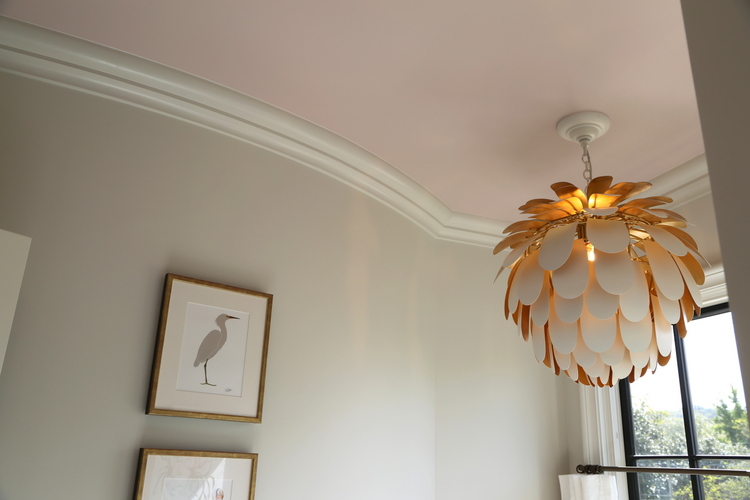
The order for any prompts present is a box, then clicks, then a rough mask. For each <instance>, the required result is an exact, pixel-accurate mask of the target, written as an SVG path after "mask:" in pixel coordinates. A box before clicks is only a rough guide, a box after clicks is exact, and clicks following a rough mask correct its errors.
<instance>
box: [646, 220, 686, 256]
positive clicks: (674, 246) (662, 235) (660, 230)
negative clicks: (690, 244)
mask: <svg viewBox="0 0 750 500" xmlns="http://www.w3.org/2000/svg"><path fill="white" fill-rule="evenodd" d="M666 227H668V226H643V228H642V229H643V230H644V231H646V232H647V233H648V234H649V236H651V237H652V238H653V239H654V241H655V242H657V243H658V244H659V245H661V246H662V247H664V249H665V250H666V251H668V252H669V253H672V254H674V255H677V256H680V257H682V256H683V255H685V254H686V253H687V252H688V249H687V246H686V245H685V243H683V242H682V240H681V239H680V238H678V237H677V236H676V235H674V234H672V233H671V232H669V231H667V229H665V228H666Z"/></svg>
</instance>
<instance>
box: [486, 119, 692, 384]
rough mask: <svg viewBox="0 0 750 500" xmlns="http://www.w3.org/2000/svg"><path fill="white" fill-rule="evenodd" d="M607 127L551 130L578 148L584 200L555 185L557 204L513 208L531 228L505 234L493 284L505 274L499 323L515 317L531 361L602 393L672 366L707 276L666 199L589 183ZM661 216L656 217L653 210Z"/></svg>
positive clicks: (576, 124)
mask: <svg viewBox="0 0 750 500" xmlns="http://www.w3.org/2000/svg"><path fill="white" fill-rule="evenodd" d="M608 128H609V118H608V117H607V116H606V115H604V114H602V113H596V112H590V111H589V112H583V113H576V114H574V115H570V116H568V117H565V118H563V119H562V120H561V121H560V122H559V123H558V125H557V129H558V133H559V134H560V135H561V136H562V137H563V138H565V139H567V140H570V141H574V142H578V143H579V144H581V146H582V148H583V162H584V166H585V169H584V179H585V180H586V182H587V185H586V187H585V191H584V190H582V189H579V188H578V187H576V186H574V185H573V184H571V183H569V182H556V183H555V184H553V185H552V186H551V187H552V190H553V191H554V192H555V194H556V195H557V197H558V200H557V201H555V200H552V199H547V198H537V199H533V200H530V201H528V202H527V203H526V204H525V205H523V206H521V207H519V210H520V211H521V213H524V214H530V215H529V219H527V220H522V221H519V222H516V223H514V224H511V225H509V226H508V227H507V228H506V229H505V231H504V232H505V233H509V235H508V236H507V237H506V238H505V239H503V240H502V241H501V242H500V243H499V244H498V245H497V246H496V247H495V250H494V253H495V254H497V253H499V252H501V251H503V250H505V249H510V252H509V253H508V255H507V256H506V257H505V260H504V261H503V264H502V267H501V268H500V271H499V272H498V276H499V275H500V273H501V272H502V271H503V270H504V269H510V275H509V277H508V289H507V292H506V295H505V317H506V319H507V318H508V317H512V318H513V321H514V322H515V323H516V325H518V327H519V330H520V333H521V336H522V337H523V339H524V340H526V341H529V340H531V343H532V345H533V348H534V355H535V356H536V359H537V360H538V361H540V362H543V363H544V364H545V365H546V366H548V367H549V368H552V369H553V370H554V371H555V374H556V375H559V374H560V373H564V374H565V375H567V376H568V377H570V378H571V379H572V380H574V381H575V382H579V383H582V384H585V385H595V386H599V387H604V386H610V387H611V386H613V385H614V384H616V383H617V381H618V380H620V379H624V378H629V379H630V381H635V380H637V379H638V378H640V377H642V376H643V375H645V374H646V373H647V372H648V371H652V372H654V371H656V368H657V367H658V366H664V365H665V364H666V363H667V362H668V361H669V359H670V356H671V353H672V347H673V341H672V325H676V326H677V329H678V331H679V334H680V336H682V337H684V336H685V334H686V333H687V329H686V326H685V325H686V323H687V322H688V321H690V320H691V319H692V318H693V316H694V315H695V314H700V308H701V306H702V300H701V296H700V291H699V289H698V286H699V285H702V284H703V282H704V280H705V277H704V274H703V268H702V267H701V265H700V263H699V262H698V260H697V259H696V256H697V257H699V258H701V259H702V260H704V261H705V259H703V257H702V256H701V255H700V253H699V252H698V247H697V245H696V242H695V240H694V239H693V238H692V237H691V236H690V235H689V234H688V233H686V232H685V231H683V230H682V229H681V228H684V227H686V226H687V224H686V220H685V218H683V217H682V216H680V215H679V214H676V213H674V212H672V211H670V210H665V209H664V208H662V207H661V206H662V205H664V204H667V203H671V202H672V199H671V198H667V197H665V196H652V197H645V198H634V197H635V196H638V195H640V194H641V193H643V192H644V191H646V190H647V189H649V188H650V187H651V184H650V183H648V182H619V183H617V184H614V185H613V184H612V177H610V176H603V177H596V178H594V179H592V178H591V160H590V157H589V154H588V145H589V144H590V143H591V142H593V141H594V140H596V139H597V138H598V137H600V136H601V135H602V134H604V133H605V132H606V131H607V129H608ZM657 207H658V208H657Z"/></svg>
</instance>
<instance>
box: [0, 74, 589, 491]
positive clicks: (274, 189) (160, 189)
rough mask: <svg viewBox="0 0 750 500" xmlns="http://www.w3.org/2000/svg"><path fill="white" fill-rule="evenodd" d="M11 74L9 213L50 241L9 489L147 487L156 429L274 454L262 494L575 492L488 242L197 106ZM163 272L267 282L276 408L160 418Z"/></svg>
mask: <svg viewBox="0 0 750 500" xmlns="http://www.w3.org/2000/svg"><path fill="white" fill-rule="evenodd" d="M0 88H2V92H0V115H1V116H3V120H1V121H0V127H1V128H0V137H2V142H3V148H2V149H0V161H1V163H0V164H1V165H2V170H1V171H0V226H2V227H3V228H5V229H8V230H10V231H14V232H19V233H22V234H26V235H28V236H30V237H32V238H33V241H34V245H33V247H32V249H31V252H30V254H29V259H28V265H27V270H26V275H25V278H24V283H23V287H22V290H21V296H20V299H19V304H18V310H17V312H16V318H15V322H14V326H13V331H12V334H11V338H10V342H9V345H8V353H7V357H6V360H5V365H4V367H3V372H2V376H0V450H2V453H0V499H2V500H6V499H15V498H59V497H62V498H67V497H70V495H71V494H72V492H76V495H75V496H76V498H91V499H101V498H107V499H113V498H123V499H124V498H130V496H131V494H132V484H133V480H134V477H135V469H136V457H137V452H138V449H139V448H140V447H156V448H160V447H161V448H184V449H205V450H217V451H251V452H257V453H259V469H258V473H259V478H258V486H257V493H256V499H257V500H297V499H302V498H304V499H308V500H316V499H320V500H336V499H341V500H351V499H355V498H356V499H369V498H372V499H375V498H377V499H389V500H399V499H404V500H406V499H409V500H421V499H435V498H440V499H443V498H446V499H447V498H462V499H472V500H473V499H476V500H482V499H499V498H514V499H530V500H541V499H545V500H547V499H554V498H559V493H558V489H557V478H556V474H558V473H565V472H569V469H568V467H567V462H566V461H567V459H568V456H567V443H566V441H565V439H566V438H565V432H564V430H563V429H564V427H565V425H566V422H565V421H564V418H563V416H562V415H563V413H564V409H565V405H566V404H568V403H569V402H566V401H564V400H563V399H561V398H560V397H559V396H557V393H556V391H555V388H556V387H557V386H558V384H560V383H564V382H560V381H558V379H556V378H554V377H553V376H552V375H551V373H549V371H548V370H547V369H546V368H543V367H539V366H537V365H536V363H535V361H534V360H533V355H532V353H531V349H530V346H528V345H525V344H524V343H523V342H522V341H520V340H519V339H518V338H517V336H516V334H515V330H514V328H513V327H512V325H509V324H508V323H506V322H505V321H504V319H502V318H501V300H502V293H503V285H502V284H501V283H498V284H497V285H492V283H491V281H492V277H493V276H494V272H495V270H496V267H497V265H498V262H497V261H496V260H495V259H493V258H492V255H491V252H490V251H489V250H488V249H485V248H479V247H472V246H466V245H460V244H455V243H446V242H440V241H437V240H435V239H433V238H432V237H431V236H429V235H428V234H427V233H425V232H424V231H423V230H421V229H420V228H418V227H417V226H416V225H414V224H413V223H411V222H410V221H408V220H407V219H405V218H404V217H402V216H400V215H398V214H397V213H395V212H393V211H392V210H390V209H388V208H387V207H385V206H384V205H382V204H380V203H379V202H376V201H374V200H373V199H371V198H369V197H368V196H366V195H364V194H362V193H360V192H358V191H356V190H354V189H352V188H350V187H347V186H346V185H344V184H342V183H340V182H338V181H335V180H333V179H331V178H329V177H327V176H325V175H323V174H320V173H318V172H316V171H313V170H311V169H309V168H307V167H303V166H300V165H298V164H295V163H294V162H292V161H291V160H288V159H285V158H282V157H280V156H278V155H275V154H273V153H270V152H267V151H263V150H260V149H258V148H255V147H252V146H250V145H248V144H245V143H242V142H239V141H237V140H234V139H230V138H228V137H225V136H222V135H220V134H216V133H213V132H208V131H206V130H204V129H201V128H199V127H197V126H194V125H189V124H186V123H182V122H178V121H176V120H173V119H170V118H167V117H164V116H161V115H157V114H154V113H149V112H147V111H144V110H142V109H138V108H135V107H132V106H127V105H124V104H121V103H117V102H114V101H109V100H104V99H101V98H98V97H93V96H90V95H86V94H83V93H79V92H76V91H72V90H69V89H64V88H60V87H52V86H50V85H47V84H44V83H40V82H37V81H32V80H25V79H21V78H19V77H16V76H11V75H8V74H1V75H0ZM167 272H172V273H178V274H183V275H187V276H193V277H196V278H202V279H207V280H211V281H217V282H221V283H227V284H231V285H236V286H241V287H246V288H250V289H255V290H259V291H263V292H268V293H272V294H274V312H273V320H272V327H271V342H270V351H269V362H268V373H267V380H266V397H265V404H264V414H263V423H262V424H243V423H235V422H220V421H208V420H200V419H186V418H174V417H161V416H147V415H145V414H144V408H145V401H146V395H147V390H148V381H149V377H150V370H151V360H152V353H153V344H154V338H155V331H156V323H157V319H158V314H159V304H160V298H161V293H162V283H163V277H164V274H165V273H167ZM574 404H575V405H577V404H578V403H577V401H576V402H575V403H574ZM514 461H518V463H513V462H514Z"/></svg>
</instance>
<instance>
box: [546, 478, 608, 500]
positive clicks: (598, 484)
mask: <svg viewBox="0 0 750 500" xmlns="http://www.w3.org/2000/svg"><path fill="white" fill-rule="evenodd" d="M559 477H560V493H562V500H617V499H618V496H617V485H616V484H615V477H614V476H609V475H606V474H597V475H592V476H586V475H583V474H566V475H563V476H559Z"/></svg>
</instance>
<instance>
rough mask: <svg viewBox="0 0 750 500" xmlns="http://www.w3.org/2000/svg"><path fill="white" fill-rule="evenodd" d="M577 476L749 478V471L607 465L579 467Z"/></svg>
mask: <svg viewBox="0 0 750 500" xmlns="http://www.w3.org/2000/svg"><path fill="white" fill-rule="evenodd" d="M576 472H577V473H579V474H602V473H604V472H647V473H649V472H650V473H659V474H691V475H694V476H744V477H750V470H738V469H689V468H680V467H633V466H627V467H624V466H623V467H618V466H609V465H579V466H578V467H576Z"/></svg>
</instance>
